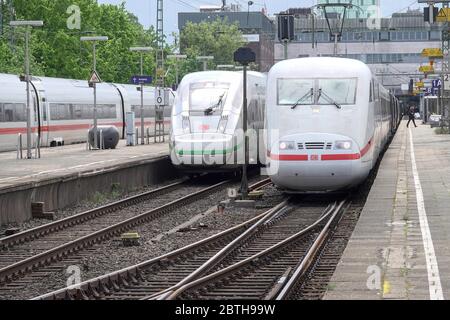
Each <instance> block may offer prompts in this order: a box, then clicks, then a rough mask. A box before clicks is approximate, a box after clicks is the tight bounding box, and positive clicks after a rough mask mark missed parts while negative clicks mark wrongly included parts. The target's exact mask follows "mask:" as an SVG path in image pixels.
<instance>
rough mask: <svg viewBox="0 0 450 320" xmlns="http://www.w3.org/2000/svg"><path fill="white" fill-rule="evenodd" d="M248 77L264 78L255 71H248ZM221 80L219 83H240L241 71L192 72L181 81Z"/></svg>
mask: <svg viewBox="0 0 450 320" xmlns="http://www.w3.org/2000/svg"><path fill="white" fill-rule="evenodd" d="M248 76H249V77H255V78H260V79H264V78H265V77H266V76H265V75H264V74H263V73H260V72H256V71H248ZM216 79H218V80H221V81H230V82H234V81H240V80H242V71H221V70H219V71H200V72H193V73H190V74H187V75H185V76H184V78H183V81H188V82H196V81H208V80H216Z"/></svg>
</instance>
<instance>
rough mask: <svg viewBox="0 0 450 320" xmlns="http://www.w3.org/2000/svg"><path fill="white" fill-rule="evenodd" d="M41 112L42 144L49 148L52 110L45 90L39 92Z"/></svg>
mask: <svg viewBox="0 0 450 320" xmlns="http://www.w3.org/2000/svg"><path fill="white" fill-rule="evenodd" d="M39 99H40V112H41V117H40V118H41V143H42V145H43V146H49V143H50V117H49V114H50V112H49V111H50V110H49V105H48V101H47V96H46V94H45V91H44V90H40V91H39Z"/></svg>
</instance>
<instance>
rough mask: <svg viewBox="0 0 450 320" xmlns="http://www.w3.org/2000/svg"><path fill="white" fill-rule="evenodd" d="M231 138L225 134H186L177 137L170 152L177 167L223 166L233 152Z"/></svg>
mask: <svg viewBox="0 0 450 320" xmlns="http://www.w3.org/2000/svg"><path fill="white" fill-rule="evenodd" d="M233 143H234V141H233V136H231V135H225V134H202V135H199V134H186V135H182V136H177V137H176V138H175V139H174V142H173V148H172V152H171V157H172V162H173V163H177V164H179V165H224V164H227V163H229V162H230V158H231V157H233V151H234V144H233Z"/></svg>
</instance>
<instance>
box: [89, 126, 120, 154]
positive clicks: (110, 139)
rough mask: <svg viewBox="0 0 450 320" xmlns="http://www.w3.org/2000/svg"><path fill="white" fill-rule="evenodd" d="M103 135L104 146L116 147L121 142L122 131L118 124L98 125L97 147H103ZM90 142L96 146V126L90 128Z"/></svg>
mask: <svg viewBox="0 0 450 320" xmlns="http://www.w3.org/2000/svg"><path fill="white" fill-rule="evenodd" d="M101 136H103V148H104V149H115V148H116V147H117V145H118V144H119V140H120V133H119V130H118V129H117V127H116V126H98V127H97V147H96V148H98V149H100V148H101V143H100V142H101V141H100V139H101ZM89 143H90V144H91V146H93V147H95V146H94V128H91V129H90V130H89Z"/></svg>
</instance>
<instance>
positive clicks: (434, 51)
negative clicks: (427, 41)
mask: <svg viewBox="0 0 450 320" xmlns="http://www.w3.org/2000/svg"><path fill="white" fill-rule="evenodd" d="M422 57H428V58H435V59H442V58H443V57H444V54H443V53H442V50H441V48H426V49H423V50H422Z"/></svg>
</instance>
